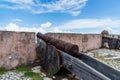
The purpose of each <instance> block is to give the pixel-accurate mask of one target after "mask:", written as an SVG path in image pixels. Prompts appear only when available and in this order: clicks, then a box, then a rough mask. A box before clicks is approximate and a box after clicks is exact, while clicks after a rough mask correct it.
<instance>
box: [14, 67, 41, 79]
mask: <svg viewBox="0 0 120 80" xmlns="http://www.w3.org/2000/svg"><path fill="white" fill-rule="evenodd" d="M15 71H16V72H23V73H24V76H23V77H29V78H31V79H32V80H43V78H42V77H41V76H40V75H39V74H38V73H35V72H32V70H31V69H30V68H29V67H28V66H25V65H20V66H18V67H17V68H16V70H15Z"/></svg>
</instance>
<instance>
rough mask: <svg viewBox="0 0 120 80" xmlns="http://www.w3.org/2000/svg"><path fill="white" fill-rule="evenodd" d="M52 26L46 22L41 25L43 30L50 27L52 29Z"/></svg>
mask: <svg viewBox="0 0 120 80" xmlns="http://www.w3.org/2000/svg"><path fill="white" fill-rule="evenodd" d="M51 25H52V23H50V22H46V23H44V24H41V25H40V26H41V27H42V28H48V27H50V26H51Z"/></svg>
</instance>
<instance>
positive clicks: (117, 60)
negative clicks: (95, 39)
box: [87, 48, 120, 70]
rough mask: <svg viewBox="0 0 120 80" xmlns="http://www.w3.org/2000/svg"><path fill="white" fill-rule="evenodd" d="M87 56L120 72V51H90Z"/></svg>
mask: <svg viewBox="0 0 120 80" xmlns="http://www.w3.org/2000/svg"><path fill="white" fill-rule="evenodd" d="M87 55H89V56H91V57H94V58H96V59H98V60H100V61H102V62H103V63H105V64H107V65H109V66H111V67H113V68H115V69H117V70H120V50H113V49H104V48H103V49H97V50H93V51H90V52H88V53H87Z"/></svg>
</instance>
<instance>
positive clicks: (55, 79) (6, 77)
mask: <svg viewBox="0 0 120 80" xmlns="http://www.w3.org/2000/svg"><path fill="white" fill-rule="evenodd" d="M32 71H33V72H35V73H38V74H40V76H41V77H42V78H43V80H79V79H78V77H74V78H71V79H69V78H68V76H66V75H64V74H60V75H59V74H58V75H55V76H50V77H48V76H47V75H46V74H45V73H43V72H42V71H41V67H40V66H35V67H33V68H32ZM23 75H24V73H22V72H16V71H15V70H11V71H8V72H6V73H5V74H3V75H0V80H32V79H31V78H27V77H23ZM63 75H64V76H63Z"/></svg>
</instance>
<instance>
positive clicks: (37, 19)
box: [0, 0, 120, 34]
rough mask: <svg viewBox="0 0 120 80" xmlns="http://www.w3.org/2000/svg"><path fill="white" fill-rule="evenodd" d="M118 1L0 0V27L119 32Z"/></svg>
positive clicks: (44, 30) (119, 13)
mask: <svg viewBox="0 0 120 80" xmlns="http://www.w3.org/2000/svg"><path fill="white" fill-rule="evenodd" d="M119 3H120V0H0V18H1V19H0V30H7V31H33V32H42V33H47V32H69V33H100V32H101V31H102V30H104V29H106V30H108V31H109V32H110V33H114V34H120V5H119Z"/></svg>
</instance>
